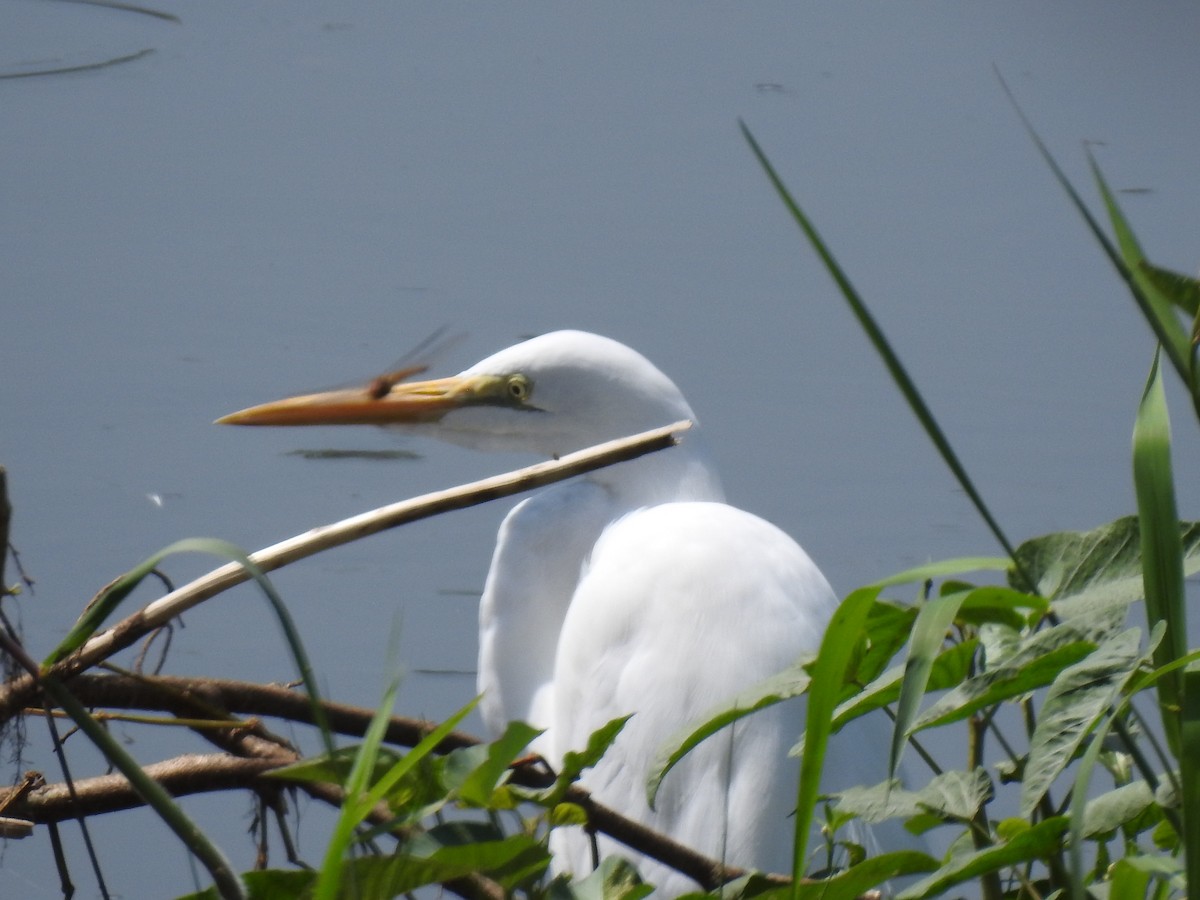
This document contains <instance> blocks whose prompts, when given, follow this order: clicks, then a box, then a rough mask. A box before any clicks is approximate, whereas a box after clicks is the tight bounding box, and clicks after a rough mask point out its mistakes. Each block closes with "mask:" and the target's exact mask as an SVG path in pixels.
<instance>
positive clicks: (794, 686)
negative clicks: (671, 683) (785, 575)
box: [646, 661, 812, 809]
mask: <svg viewBox="0 0 1200 900" xmlns="http://www.w3.org/2000/svg"><path fill="white" fill-rule="evenodd" d="M806 664H807V661H805V662H801V663H797V664H796V665H794V666H792V667H791V668H789V669H785V670H784V671H782V672H779V673H778V674H776V675H772V676H771V677H770V678H766V679H764V680H762V681H760V682H759V683H758V684H755V685H751V686H750V687H749V688H747V689H746V690H744V691H742V692H741V693H740V694H738V695H737V696H736V697H735V698H734V699H733V702H732V703H729V704H722V705H721V706H720V707H718V708H717V709H715V710H713V711H711V712H709V713H708V714H707V715H705V716H704V717H703V719H702V720H701V721H700V722H699V723H698V724H692V725H688V726H687V727H686V728H684V729H682V730H680V731H678V732H676V733H675V734H673V735H672V736H671V737H670V739H669V740H668V741H667V742H666V743H664V744H663V746H662V747H660V748H659V750H658V753H657V754H656V755H655V757H654V761H653V762H652V763H651V765H650V777H649V778H648V779H647V780H646V803H647V804H649V806H650V808H651V809H654V801H655V799H656V798H657V797H658V789H659V788H660V787H661V786H662V781H663V778H665V777H666V775H667V773H668V772H670V771H671V769H673V768H674V767H675V765H676V763H678V762H679V761H680V760H681V759H683V757H684V756H686V755H687V754H688V753H690V752H691V751H692V750H693V749H695V748H696V746H698V745H699V744H700V743H702V742H703V741H705V740H707V739H708V738H710V737H712V736H713V735H714V734H716V733H717V732H718V731H720V730H721V729H722V728H725V727H726V726H727V725H730V724H732V723H734V722H736V721H738V720H739V719H741V718H744V717H745V716H748V715H750V714H751V713H753V712H757V711H758V710H760V709H766V708H767V707H769V706H774V705H775V704H776V703H781V702H782V701H784V700H788V699H790V698H792V697H797V696H799V695H800V694H803V693H804V692H805V690H807V689H808V685H809V682H810V681H811V680H812V679H811V678H810V677H809V675H808V672H806V671H805V670H804V668H803V666H804V665H806Z"/></svg>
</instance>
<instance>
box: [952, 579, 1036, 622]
mask: <svg viewBox="0 0 1200 900" xmlns="http://www.w3.org/2000/svg"><path fill="white" fill-rule="evenodd" d="M1049 608H1050V601H1049V600H1047V599H1046V598H1045V597H1039V596H1037V595H1036V594H1027V593H1025V592H1024V591H1018V590H1014V589H1013V588H1006V587H999V586H997V585H985V586H984V587H977V588H974V589H972V590H971V591H970V593H968V594H967V596H966V599H964V600H963V603H962V607H961V608H960V609H959V611H958V618H959V620H960V621H963V622H967V623H969V624H971V625H976V626H979V625H983V624H985V623H998V624H1001V625H1007V626H1009V627H1010V628H1012V629H1013V630H1014V631H1020V630H1021V629H1022V628H1024V627H1025V626H1027V625H1029V624H1031V622H1030V618H1031V616H1032V617H1035V618H1040V617H1041V615H1042V614H1044V613H1045V612H1046V611H1047V610H1048V609H1049ZM1023 610H1029V611H1030V612H1029V614H1026V613H1024V612H1023Z"/></svg>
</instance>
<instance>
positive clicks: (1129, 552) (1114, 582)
mask: <svg viewBox="0 0 1200 900" xmlns="http://www.w3.org/2000/svg"><path fill="white" fill-rule="evenodd" d="M1179 529H1180V540H1181V542H1182V545H1183V550H1184V568H1185V571H1186V572H1187V574H1189V575H1193V574H1195V573H1196V572H1200V522H1181V523H1180V525H1179ZM1017 558H1018V559H1019V560H1020V561H1021V565H1022V567H1023V568H1024V570H1025V571H1026V572H1028V573H1029V574H1030V575H1031V576H1032V577H1033V578H1034V580H1035V581H1036V583H1037V589H1038V592H1039V593H1040V594H1042V596H1044V597H1050V598H1052V599H1053V600H1054V601H1055V602H1054V608H1055V610H1056V611H1058V613H1059V614H1060V615H1061V616H1063V617H1064V618H1070V617H1072V616H1074V615H1076V614H1077V613H1078V614H1083V615H1087V614H1088V613H1087V610H1086V609H1081V608H1080V607H1081V606H1082V605H1084V604H1093V603H1094V604H1098V605H1099V606H1102V607H1103V606H1109V605H1113V604H1121V603H1124V604H1129V603H1132V602H1134V601H1135V600H1140V599H1141V598H1142V595H1143V592H1144V586H1143V583H1142V555H1141V533H1140V528H1139V527H1138V520H1137V517H1136V516H1126V517H1124V518H1121V519H1117V520H1116V521H1115V522H1112V523H1110V524H1108V525H1103V526H1101V527H1100V528H1096V529H1094V530H1092V531H1083V532H1077V531H1063V532H1058V533H1055V534H1048V535H1045V536H1043V537H1038V538H1034V539H1032V540H1029V541H1026V542H1025V543H1023V544H1021V546H1020V547H1018V548H1017Z"/></svg>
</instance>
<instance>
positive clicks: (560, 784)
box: [522, 714, 633, 806]
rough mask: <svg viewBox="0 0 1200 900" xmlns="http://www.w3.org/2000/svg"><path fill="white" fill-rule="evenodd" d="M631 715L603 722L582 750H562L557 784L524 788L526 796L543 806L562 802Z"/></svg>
mask: <svg viewBox="0 0 1200 900" xmlns="http://www.w3.org/2000/svg"><path fill="white" fill-rule="evenodd" d="M632 717H633V716H632V714H630V715H628V716H620V717H619V718H616V719H613V720H611V721H609V722H606V723H605V724H603V725H601V726H600V727H599V728H597V729H596V730H595V731H593V732H592V733H591V734H590V735H588V740H587V746H586V747H584V748H583V749H582V750H568V751H567V752H566V753H564V754H563V760H562V763H561V764H560V765H559V769H558V777H557V778H556V779H555V780H554V784H552V785H550V787H548V788H545V789H544V790H535V791H530V790H526V791H523V792H522V793H523V796H524V797H525V798H526V799H528V800H532V801H533V802H535V803H539V804H541V805H543V806H555V805H556V804H559V803H561V802H562V799H563V797H564V796H565V795H566V793H567V789H568V788H569V787H570V786H571V785H572V784H574V783H575V782H576V781H578V780H579V776H580V775H582V774H583V772H584V770H585V769H590V768H591V767H592V766H594V765H596V763H598V762H599V761H600V759H601V758H602V757H603V756H604V754H605V753H607V752H608V748H609V747H611V746H612V743H613V741H615V740H616V739H617V735H619V734H620V733H621V730H622V729H623V728H624V727H625V723H626V722H628V721H629V720H630V719H631V718H632Z"/></svg>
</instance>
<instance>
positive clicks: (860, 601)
mask: <svg viewBox="0 0 1200 900" xmlns="http://www.w3.org/2000/svg"><path fill="white" fill-rule="evenodd" d="M880 590H881V589H880V588H878V587H873V588H860V589H859V590H857V591H854V592H853V593H852V594H850V596H848V597H847V598H846V599H845V600H843V601H842V602H841V604H840V605H839V606H838V608H837V609H836V610H835V611H834V613H833V617H832V618H831V619H830V621H829V625H828V626H827V627H826V629H825V635H824V637H822V639H821V648H820V650H819V651H818V653H817V658H816V660H815V661H814V662H813V664H812V683H811V684H810V686H809V696H808V710H807V718H806V722H805V730H804V738H805V748H804V757H803V759H802V760H801V761H800V786H799V791H798V796H797V800H796V824H795V848H794V851H793V856H792V878H793V882H794V884H795V885H799V884H800V881H801V877H802V876H803V874H804V872H803V867H804V863H805V860H806V859H807V858H808V838H809V830H810V828H811V826H812V820H813V810H814V809H815V808H816V805H817V799H818V798H819V797H820V794H821V770H822V768H823V766H824V762H825V750H826V747H827V746H828V743H829V734H830V730H831V720H832V718H833V711H834V709H835V708H836V707H837V704H838V701H839V699H840V698H841V694H842V687H843V685H844V684H845V681H846V670H847V666H848V665H849V662H850V658H851V655H852V654H853V651H854V648H855V646H856V645H857V644H858V643H859V641H860V639H861V635H862V631H863V628H864V626H865V625H866V622H867V616H868V614H869V613H870V611H871V607H872V605H873V604H874V603H875V598H876V597H877V596H878V595H879V591H880Z"/></svg>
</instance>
